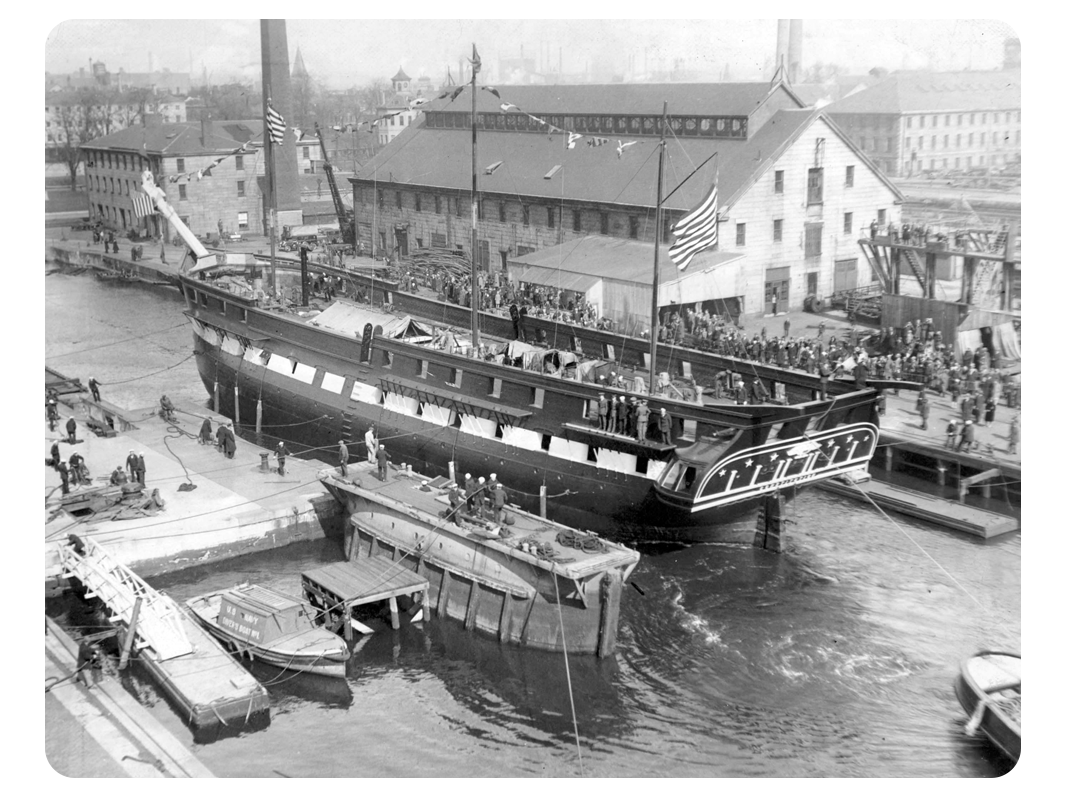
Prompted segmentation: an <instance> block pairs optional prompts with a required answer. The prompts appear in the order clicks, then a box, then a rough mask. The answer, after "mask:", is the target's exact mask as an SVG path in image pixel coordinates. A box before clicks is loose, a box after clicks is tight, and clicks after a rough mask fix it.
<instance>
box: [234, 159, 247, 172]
mask: <svg viewBox="0 0 1067 800" xmlns="http://www.w3.org/2000/svg"><path fill="white" fill-rule="evenodd" d="M233 168H234V169H240V170H243V169H244V168H245V157H244V156H234V157H233Z"/></svg>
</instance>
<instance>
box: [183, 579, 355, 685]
mask: <svg viewBox="0 0 1067 800" xmlns="http://www.w3.org/2000/svg"><path fill="white" fill-rule="evenodd" d="M187 605H188V606H189V609H190V610H191V611H192V612H193V614H194V615H195V616H196V619H197V621H198V622H199V623H200V624H201V625H202V626H203V627H204V628H206V629H207V630H208V631H209V632H210V633H211V634H212V635H213V636H215V638H217V639H219V640H220V641H221V642H222V643H223V644H224V645H226V646H227V647H229V649H230V650H231V651H234V652H236V653H238V654H239V655H243V656H246V657H247V658H249V659H252V660H257V661H263V662H266V663H268V664H273V665H274V666H277V667H281V668H283V669H291V670H295V671H297V672H311V673H315V674H317V675H330V676H334V677H338V678H343V677H344V676H345V662H347V661H348V656H349V650H348V645H347V644H346V642H345V640H344V639H342V638H341V637H340V636H338V635H336V634H334V633H331V632H330V631H328V630H326V629H324V628H320V627H318V626H317V625H315V623H314V619H315V617H314V613H313V612H312V609H311V607H310V606H309V605H308V604H307V603H305V602H304V601H303V600H300V599H299V598H296V597H291V596H290V595H287V594H282V593H281V592H276V591H274V590H273V589H267V588H264V587H262V586H257V585H255V584H247V583H245V584H241V585H239V586H235V587H234V588H232V589H225V590H223V591H219V592H209V593H208V594H204V595H200V596H199V597H194V598H192V599H191V600H189V601H188V603H187Z"/></svg>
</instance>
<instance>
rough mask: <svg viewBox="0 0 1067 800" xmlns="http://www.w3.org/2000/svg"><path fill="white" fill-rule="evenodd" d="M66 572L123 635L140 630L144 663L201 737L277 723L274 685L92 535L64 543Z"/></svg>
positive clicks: (137, 637) (137, 640) (137, 639)
mask: <svg viewBox="0 0 1067 800" xmlns="http://www.w3.org/2000/svg"><path fill="white" fill-rule="evenodd" d="M60 560H61V564H62V566H63V573H64V574H63V577H64V578H65V579H67V580H72V579H73V580H77V581H78V583H79V584H81V586H82V587H84V589H85V596H86V597H87V598H93V597H99V598H100V600H101V601H102V602H103V603H104V605H105V606H106V607H107V609H108V613H109V614H110V615H111V622H112V623H114V624H116V625H118V627H119V628H120V630H121V631H123V636H124V638H125V636H126V635H127V634H128V632H130V631H132V632H133V636H134V638H133V642H132V647H133V651H134V652H135V653H136V656H137V660H138V661H139V663H141V664H142V665H143V666H144V668H145V669H146V670H147V671H148V673H149V674H150V675H151V676H152V678H153V679H154V680H155V682H156V683H157V685H158V686H159V688H160V689H161V690H162V691H163V694H164V695H165V696H166V697H167V698H168V699H169V700H170V702H171V703H172V705H173V706H174V707H175V708H176V709H177V710H178V713H179V714H180V715H181V716H182V718H183V719H185V720H186V721H187V722H188V724H189V727H190V728H192V729H193V733H194V735H195V736H196V738H197V739H198V740H204V739H210V738H214V737H215V736H217V735H218V734H219V733H220V732H221V729H222V728H229V727H231V726H232V727H233V728H234V729H235V730H236V729H240V728H242V727H244V726H246V725H250V726H259V727H262V726H263V725H264V724H266V723H269V721H270V698H269V697H268V695H267V690H266V689H264V688H263V686H262V685H261V684H260V683H259V681H257V680H256V679H255V678H253V677H252V676H251V675H249V674H248V673H247V672H246V671H245V670H244V669H242V668H241V666H240V664H238V663H237V662H236V661H234V660H233V658H232V657H231V656H230V654H229V653H227V652H226V651H225V650H224V649H223V648H222V645H220V644H219V643H218V642H216V641H215V640H214V639H213V638H212V637H211V636H209V635H208V634H207V633H206V632H204V631H203V630H201V628H200V626H199V625H198V624H197V623H196V621H195V620H194V619H193V618H192V616H190V615H189V614H188V613H186V612H185V611H184V610H183V609H182V608H181V607H180V606H179V605H178V604H177V603H175V602H174V601H173V600H172V599H171V598H169V597H167V596H166V595H165V594H162V593H160V592H157V591H156V590H155V589H153V588H152V587H151V586H149V585H148V584H146V583H145V582H144V581H143V580H141V578H139V577H138V576H137V575H136V574H134V573H133V572H132V571H130V570H129V569H128V568H127V567H126V566H125V565H123V564H122V563H120V562H118V561H116V560H115V559H114V558H112V557H111V555H110V554H109V553H108V552H107V551H106V550H105V549H104V548H103V547H101V546H100V545H99V544H97V543H96V542H94V541H93V540H92V539H90V538H89V537H78V536H71V537H70V538H69V540H68V542H67V543H66V544H65V545H63V546H62V547H61V548H60Z"/></svg>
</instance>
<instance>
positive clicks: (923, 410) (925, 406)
mask: <svg viewBox="0 0 1067 800" xmlns="http://www.w3.org/2000/svg"><path fill="white" fill-rule="evenodd" d="M919 416H920V417H922V425H920V426H919V428H920V429H922V430H924V431H925V430H926V423H927V420H929V419H930V401H929V400H928V399H927V398H926V397H922V398H920V400H919Z"/></svg>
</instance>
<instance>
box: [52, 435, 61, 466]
mask: <svg viewBox="0 0 1067 800" xmlns="http://www.w3.org/2000/svg"><path fill="white" fill-rule="evenodd" d="M62 460H63V458H62V456H60V454H59V442H52V469H54V470H55V471H56V472H59V462H60V461H62Z"/></svg>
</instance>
